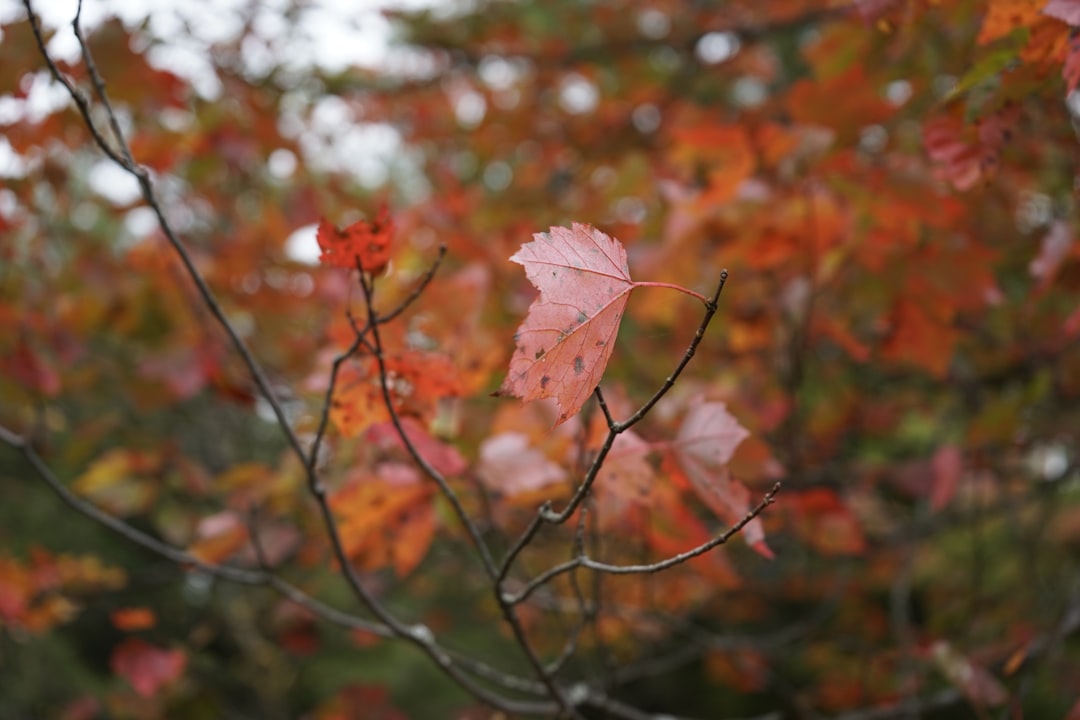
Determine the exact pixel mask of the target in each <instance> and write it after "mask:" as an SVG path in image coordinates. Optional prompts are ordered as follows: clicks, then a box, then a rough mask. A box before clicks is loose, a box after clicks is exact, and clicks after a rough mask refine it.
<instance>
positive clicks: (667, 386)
mask: <svg viewBox="0 0 1080 720" xmlns="http://www.w3.org/2000/svg"><path fill="white" fill-rule="evenodd" d="M727 279H728V271H727V270H721V271H720V282H719V283H717V285H716V291H715V292H714V293H713V296H712V297H711V298H709V301H708V302H707V303H705V315H704V316H703V317H702V318H701V324H700V325H698V328H697V330H696V331H695V332H694V339H693V340H691V341H690V344H689V345H688V346H687V348H686V353H684V354H683V356H682V359H681V360H680V361H679V364H678V365H676V366H675V370H674V371H673V372H672V373H671V374H670V375H668V376H667V378H665V379H664V384H663V385H661V386H660V389H659V390H657V391H656V392H655V393H653V396H652V397H651V398H649V399H648V400H647V401H646V402H645V404H644V405H642V406H641V407H640V408H638V411H637V412H636V413H634V414H633V415H631V416H630V417H628V418H627V419H626V420H623V421H622V422H621V423H616V424H615V427H614V428H612V429H617V430H618V431H619V432H622V431H623V430H626V429H627V428H630V427H633V426H634V425H636V424H638V423H639V422H641V419H642V418H644V417H645V416H646V415H647V414H648V412H649V411H650V410H652V409H653V406H654V405H656V403H658V402H660V399H661V398H662V397H664V396H665V395H667V393H668V391H669V390H671V388H672V387H673V386H674V385H675V381H676V380H678V379H679V376H680V375H681V374H682V372H683V370H685V369H686V366H687V365H689V364H690V360H692V359H693V357H694V353H695V352H697V349H698V346H699V345H701V341H702V340H703V339H704V338H705V331H706V330H708V328H709V324H710V323H711V322H712V319H713V316H715V315H716V311H717V309H718V308H719V307H720V293H722V292H723V291H724V285H725V284H726V283H727Z"/></svg>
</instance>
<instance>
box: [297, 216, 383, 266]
mask: <svg viewBox="0 0 1080 720" xmlns="http://www.w3.org/2000/svg"><path fill="white" fill-rule="evenodd" d="M393 235H394V221H393V220H392V219H391V217H390V211H389V210H388V209H387V207H386V205H383V206H382V207H381V208H380V209H379V215H378V217H376V218H375V220H374V221H373V222H368V221H367V220H360V221H358V222H354V223H353V224H352V225H349V226H348V227H346V228H345V229H338V228H337V227H335V226H334V225H331V224H330V222H328V221H327V220H326V219H321V220H320V221H319V231H318V233H316V235H315V238H316V240H318V241H319V248H320V249H321V250H322V254H321V255H320V256H319V262H322V263H324V264H326V265H332V266H334V267H340V268H345V269H346V270H353V269H355V268H356V266H357V263H359V265H360V268H361V269H362V270H363V271H364V272H367V273H378V272H382V271H383V269H384V268H385V267H386V264H387V263H388V262H390V239H391V238H392V237H393Z"/></svg>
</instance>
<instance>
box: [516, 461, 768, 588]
mask: <svg viewBox="0 0 1080 720" xmlns="http://www.w3.org/2000/svg"><path fill="white" fill-rule="evenodd" d="M780 486H781V484H780V483H779V482H778V483H776V484H775V485H773V486H772V489H770V490H769V492H767V493H765V496H764V497H763V498H762V499H761V502H759V503H758V504H757V505H755V506H754V507H753V508H751V509H750V511H749V512H748V513H746V515H745V516H744V517H743V518H742V519H741V520H739V522H737V523H735V524H734V525H732V526H731V527H730V528H728V529H727V530H725V531H724V532H722V533H720V534H719V535H717V536H716V537H714V538H712V539H711V540H709V541H708V542H705V543H702V544H701V545H698V546H697V547H695V548H692V549H690V550H687V551H686V552H682V553H679V554H678V555H673V556H671V557H669V558H666V559H664V560H660V561H658V562H654V563H645V564H640V565H613V564H610V563H605V562H600V561H598V560H593V559H592V558H590V557H588V556H587V555H579V556H578V557H576V558H574V559H572V560H567V561H566V562H564V563H561V564H559V565H555V566H554V567H551V568H549V569H548V570H545V571H544V572H542V573H541V574H539V575H537V576H536V577H535V578H533V579H532V580H530V581H529V583H528V584H527V585H525V587H523V588H522V589H521V590H519V591H518V592H517V593H515V594H514V595H511V596H509V597H508V598H507V600H508V601H509V602H510V603H511V604H517V603H520V602H524V601H525V600H526V599H528V597H529V596H530V595H531V594H532V593H534V592H535V591H536V590H537V589H539V588H541V587H543V586H544V585H546V584H547V583H549V582H551V580H553V579H555V578H556V577H558V576H559V575H562V574H564V573H568V572H571V571H573V570H575V569H577V568H588V569H589V570H595V571H596V572H601V573H608V574H610V575H640V574H649V573H656V572H660V571H661V570H667V569H668V568H671V567H674V566H676V565H680V564H682V563H684V562H686V561H687V560H690V559H692V558H695V557H697V556H698V555H704V554H705V553H707V552H709V551H710V550H712V549H713V548H716V547H719V546H720V545H723V544H724V543H726V542H727V541H728V540H730V539H731V538H733V537H734V536H735V535H737V534H738V533H739V532H740V531H742V529H743V528H744V527H746V526H747V525H748V524H749V523H750V521H752V520H753V519H754V518H756V517H757V516H758V515H760V514H761V513H762V512H764V510H765V508H767V507H768V506H769V505H772V504H773V502H775V501H776V495H777V493H779V492H780Z"/></svg>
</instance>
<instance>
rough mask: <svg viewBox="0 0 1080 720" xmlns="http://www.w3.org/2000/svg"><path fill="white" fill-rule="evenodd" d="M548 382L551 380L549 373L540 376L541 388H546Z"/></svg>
mask: <svg viewBox="0 0 1080 720" xmlns="http://www.w3.org/2000/svg"><path fill="white" fill-rule="evenodd" d="M549 382H551V376H550V375H545V376H544V377H542V378H540V388H541V389H546V388H547V386H548V383H549Z"/></svg>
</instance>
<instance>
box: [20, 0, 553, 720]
mask: <svg viewBox="0 0 1080 720" xmlns="http://www.w3.org/2000/svg"><path fill="white" fill-rule="evenodd" d="M23 6H24V7H25V8H26V12H27V15H28V16H29V19H30V24H31V27H32V28H33V33H34V37H35V40H36V43H37V46H38V50H39V51H40V53H41V56H42V57H43V58H44V61H45V63H46V65H47V66H48V68H49V70H50V72H51V73H52V75H53V77H54V78H55V79H56V80H57V81H58V82H59V83H60V84H61V85H63V87H64V88H65V89H66V90H67V91H68V94H69V95H70V96H71V98H72V100H73V101H74V102H75V104H76V106H77V107H78V109H79V112H80V113H81V115H82V117H83V120H84V123H85V125H86V127H87V129H88V130H89V131H90V134H91V136H92V137H93V139H94V141H95V143H96V144H97V146H98V147H99V148H100V149H101V151H102V152H103V153H105V155H106V156H108V157H109V158H110V159H111V160H113V161H114V162H115V163H116V164H117V165H119V166H120V167H121V168H123V169H124V170H126V171H127V172H128V173H130V174H131V175H132V176H133V177H134V178H135V179H136V180H137V182H138V184H139V188H140V192H141V194H142V197H143V201H144V202H145V203H146V205H147V206H148V207H149V208H150V209H151V211H152V212H153V213H154V216H155V218H156V220H157V222H158V226H159V227H160V228H161V231H162V233H163V234H164V235H165V238H166V240H167V241H168V243H169V244H170V245H171V246H172V248H173V250H174V251H175V252H176V254H177V256H178V257H179V258H180V261H181V263H182V265H183V267H184V269H185V271H186V273H187V275H188V277H189V279H190V280H191V281H192V283H194V285H195V287H196V289H197V291H198V294H199V296H200V298H201V299H202V301H203V303H204V304H205V305H206V307H207V308H208V309H209V310H210V312H211V314H212V315H213V316H214V319H215V320H216V321H217V323H218V324H219V325H220V326H221V328H222V330H223V331H224V332H225V334H226V336H227V337H228V338H229V341H230V343H231V344H232V346H233V348H234V349H235V350H236V352H237V354H239V355H240V357H241V359H242V360H243V362H244V365H245V366H246V367H247V369H248V371H249V373H250V374H251V376H252V378H253V379H254V381H255V384H256V386H257V387H258V389H259V391H260V392H261V393H262V395H263V396H264V398H265V399H266V401H267V403H268V404H269V405H270V407H271V409H272V410H273V413H274V417H275V418H276V420H277V423H278V425H279V427H280V428H281V430H282V433H283V434H284V435H285V437H286V440H287V441H288V444H289V446H290V448H291V449H292V452H293V453H294V454H295V455H296V456H297V458H298V459H299V460H300V462H301V465H302V466H303V467H304V468H305V470H306V475H307V484H308V489H309V492H310V493H311V495H312V496H313V497H314V499H315V501H316V504H317V505H318V507H319V511H320V515H321V516H322V520H323V524H324V528H325V530H326V534H327V537H328V539H329V540H330V545H331V548H332V550H333V553H334V557H335V559H336V560H337V562H338V564H339V566H340V568H341V571H342V574H343V575H344V577H345V579H346V581H347V583H348V585H349V586H350V588H351V589H352V591H353V593H354V594H355V596H356V597H357V599H359V600H360V601H361V603H362V604H363V605H364V607H366V608H367V609H368V611H369V612H371V613H372V615H374V616H375V617H376V618H378V619H379V620H380V621H381V622H382V623H383V624H384V625H385V626H386V627H387V628H388V629H389V630H390V631H391V632H392V634H393V635H395V636H397V637H400V638H402V639H404V640H406V641H408V642H410V643H411V644H413V645H415V646H416V647H417V648H419V649H420V650H421V651H422V652H424V654H426V655H427V656H428V657H429V658H430V659H431V661H432V662H434V663H435V665H436V666H438V667H439V669H440V670H442V671H443V672H444V673H445V674H447V675H448V676H449V677H450V678H451V679H452V680H454V682H456V683H457V684H458V685H459V686H460V687H462V688H463V689H465V690H466V691H467V692H469V693H471V694H472V695H473V696H475V697H476V698H478V699H480V700H481V701H483V702H486V703H488V704H490V705H492V706H493V707H496V708H499V709H502V710H504V711H506V712H511V713H523V714H541V715H544V714H547V715H550V714H551V713H552V711H553V710H554V709H555V708H556V707H559V708H561V709H563V710H564V711H568V714H571V715H574V714H575V713H574V711H573V709H572V707H571V706H570V705H568V704H567V702H566V700H565V698H563V697H562V695H561V694H559V693H555V694H553V697H554V698H556V699H557V700H558V701H559V702H558V704H557V705H553V704H552V703H550V702H527V701H516V700H513V699H510V698H506V697H503V696H501V695H499V694H497V693H494V692H492V691H490V690H488V689H487V688H485V687H483V686H481V685H478V684H477V683H476V682H475V681H474V680H473V679H472V677H470V676H469V675H466V674H464V673H463V671H462V669H461V667H459V666H458V665H456V664H455V663H454V661H453V659H452V658H451V657H450V656H449V655H448V654H447V653H446V651H445V650H444V649H443V648H442V647H441V646H439V645H438V643H437V642H436V641H435V638H434V635H433V633H432V632H431V631H430V629H428V628H427V627H426V626H419V625H418V626H409V625H407V624H405V623H404V622H402V621H401V620H399V619H398V618H397V617H396V616H394V615H393V614H392V613H390V611H389V610H388V609H387V608H386V607H385V606H384V605H383V604H382V603H381V601H379V600H378V599H377V598H376V597H375V595H373V594H372V593H371V592H369V591H368V590H367V589H366V588H365V587H364V585H363V583H362V582H361V580H360V578H359V576H358V575H357V574H356V570H355V569H354V568H353V567H352V565H351V563H350V562H349V558H348V556H347V554H346V552H345V549H344V546H343V544H342V541H341V537H340V534H339V532H338V529H337V523H336V520H335V518H334V515H333V511H332V510H331V508H330V505H329V501H328V498H327V494H326V489H325V487H323V485H322V482H321V481H320V479H319V477H318V474H317V473H316V472H315V469H314V467H313V466H312V464H309V457H308V454H307V453H306V452H305V451H304V447H303V444H302V443H301V441H300V438H299V436H298V435H297V433H296V431H295V430H294V429H293V427H292V425H291V424H290V422H289V419H288V416H287V415H286V413H285V410H284V407H283V406H282V404H281V402H280V400H279V399H278V397H277V394H276V393H275V392H274V389H273V387H272V385H271V383H270V381H269V378H268V377H267V375H266V372H265V371H264V369H263V368H262V365H261V364H260V363H259V362H258V361H257V360H256V359H255V356H254V355H253V354H252V352H251V350H250V349H249V348H248V347H247V345H246V344H245V343H244V341H243V340H242V339H241V338H240V336H239V334H238V332H237V331H236V329H235V327H233V325H232V323H231V322H230V321H229V319H228V318H227V317H226V315H225V312H224V310H223V309H222V307H221V304H220V303H219V302H218V300H217V297H216V295H215V294H214V292H213V291H212V290H211V289H210V287H209V285H208V284H207V282H206V280H205V279H204V278H203V276H202V274H201V273H200V272H199V270H198V268H197V267H196V266H195V263H194V261H193V259H192V257H191V254H190V253H189V252H188V249H187V246H186V244H185V243H184V242H183V241H182V240H181V239H180V237H179V236H178V235H177V234H176V232H175V230H174V228H173V226H172V224H171V223H170V222H169V220H168V218H167V217H166V216H165V212H164V210H163V208H162V206H161V203H160V201H159V199H158V197H157V193H156V191H155V189H154V184H153V181H152V180H151V177H150V174H149V172H148V171H147V170H146V168H144V167H142V166H140V165H138V164H137V163H135V161H134V159H133V158H132V155H131V150H130V148H129V147H128V146H127V143H126V141H125V140H124V137H123V133H122V131H121V130H120V127H119V121H118V120H117V116H116V112H115V110H114V109H113V107H112V104H111V102H110V100H109V97H108V94H107V92H106V91H105V83H104V81H103V80H102V78H101V76H100V73H98V71H97V67H96V65H94V64H93V58H92V57H91V53H90V50H89V47H88V46H87V45H86V43H85V40H84V38H83V35H82V31H81V28H80V27H79V16H78V15H76V18H75V21H74V23H73V24H74V26H75V35H76V37H77V38H78V40H79V44H80V50H81V52H82V55H83V59H84V62H86V65H87V71H88V72H89V74H90V76H91V81H92V83H93V84H94V88H95V91H96V93H97V95H98V98H99V100H100V103H101V105H102V107H103V109H104V111H105V113H106V115H107V117H108V118H109V123H110V125H111V127H112V130H113V133H114V134H115V135H116V138H117V142H118V144H119V145H120V146H121V147H122V148H123V150H122V151H121V152H119V153H118V152H117V151H116V150H114V149H113V148H112V147H111V146H110V145H109V143H108V141H107V140H106V139H105V137H104V136H103V135H102V134H101V132H100V130H99V129H98V127H97V125H96V123H95V122H94V119H93V117H92V115H91V107H90V102H89V101H88V100H87V98H86V97H85V96H84V95H83V94H82V93H81V92H80V91H79V90H78V88H76V87H75V85H74V84H73V83H72V82H71V80H70V79H69V78H67V77H66V76H64V75H63V74H62V73H61V72H60V70H59V68H58V67H57V65H56V63H55V62H54V61H53V59H52V57H51V56H50V55H49V53H48V50H47V49H46V47H45V40H44V37H43V36H42V34H41V28H40V23H39V20H38V17H37V15H36V13H34V10H33V7H32V4H31V0H23ZM2 439H4V440H5V441H7V440H14V439H17V436H14V435H12V434H11V433H10V432H8V433H7V434H6V435H5V436H4V437H3V438H2ZM9 444H10V443H9ZM22 447H23V448H28V447H29V446H28V445H26V444H25V443H23V445H22ZM25 454H26V453H25V450H24V455H25ZM32 456H33V457H37V456H36V453H33V454H32ZM30 457H31V456H28V459H29V458H30ZM38 460H39V464H40V467H38V466H37V464H35V463H34V461H33V460H31V463H32V464H35V469H37V470H38V472H39V473H40V472H41V470H42V469H44V470H46V471H48V468H47V466H45V465H44V463H43V462H41V461H40V458H38ZM43 477H45V476H43ZM48 477H51V478H52V479H53V480H56V481H57V482H56V485H55V487H53V489H54V491H56V492H57V493H58V494H59V495H60V496H61V497H62V498H63V499H65V501H66V502H68V504H69V505H72V507H75V508H76V509H78V510H79V511H80V512H82V513H83V514H86V515H87V516H89V517H92V518H93V519H95V520H97V521H98V522H101V523H102V524H103V525H105V526H107V527H110V528H111V529H113V530H114V531H116V532H118V533H120V534H121V535H124V536H125V537H128V539H130V540H132V541H133V542H138V544H140V545H142V546H143V547H147V548H148V549H153V550H154V551H155V552H158V554H161V555H163V556H165V557H169V558H170V559H173V560H175V561H176V562H180V563H186V562H189V560H188V558H189V556H188V554H187V553H183V552H182V551H177V550H176V549H175V548H171V547H170V546H167V545H165V544H163V543H161V542H160V541H157V540H156V539H155V538H152V537H150V536H148V535H145V534H142V537H140V536H139V535H137V534H135V533H133V532H130V531H131V530H134V528H130V526H127V525H126V524H124V523H123V522H122V521H119V520H118V519H117V518H114V517H112V516H111V515H108V513H104V512H103V511H101V510H99V509H98V508H96V507H94V506H93V505H90V504H88V503H86V502H85V501H83V500H82V499H80V498H78V497H77V496H75V495H73V494H72V493H71V492H70V491H68V490H67V488H66V487H64V486H63V484H61V483H59V481H58V479H56V478H55V476H54V475H52V474H51V472H50V473H49V476H48ZM46 482H48V478H47V479H46ZM49 484H50V486H52V485H53V484H52V483H49ZM135 538H139V539H138V540H136V539H135ZM217 572H219V573H221V574H225V573H228V574H233V572H234V571H232V570H219V571H217ZM248 572H249V571H239V570H238V571H236V573H237V575H236V576H237V577H239V578H243V577H246V578H247V580H246V582H249V583H251V584H254V583H256V582H263V579H262V578H263V574H262V573H252V574H250V575H245V573H248Z"/></svg>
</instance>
